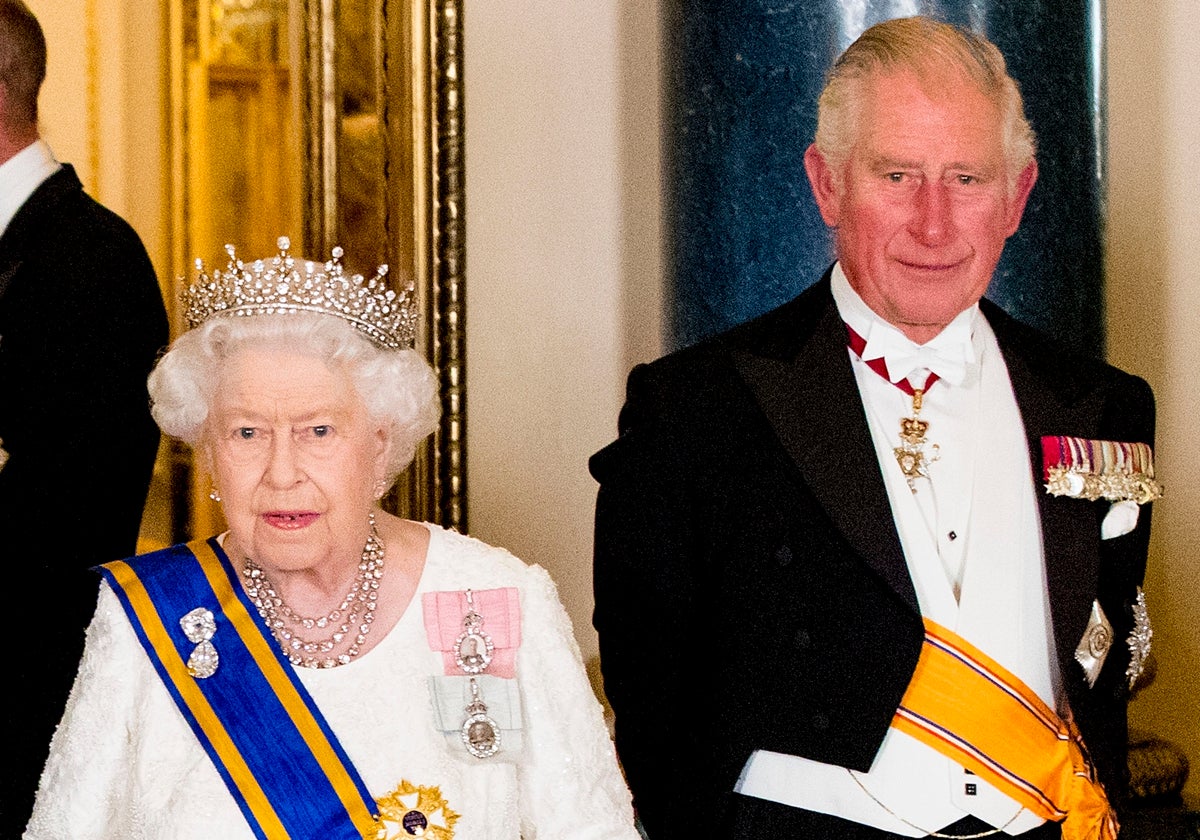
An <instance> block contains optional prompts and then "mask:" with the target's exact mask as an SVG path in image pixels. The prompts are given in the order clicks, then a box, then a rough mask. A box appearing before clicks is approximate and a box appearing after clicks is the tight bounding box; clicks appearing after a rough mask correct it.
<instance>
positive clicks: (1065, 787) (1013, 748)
mask: <svg viewBox="0 0 1200 840" xmlns="http://www.w3.org/2000/svg"><path fill="white" fill-rule="evenodd" d="M892 726H893V727H895V728H896V729H898V730H900V731H901V732H905V733H907V734H909V735H911V736H913V737H914V738H916V739H917V740H918V741H920V742H921V743H923V744H926V745H927V746H930V747H932V748H933V749H935V750H937V751H938V752H939V753H941V754H942V755H944V756H946V757H948V758H951V759H953V760H954V761H956V762H958V763H959V764H961V765H962V766H963V767H965V768H967V769H968V770H970V771H971V772H972V773H975V774H976V775H977V776H980V777H981V778H983V779H985V780H986V781H988V782H989V783H991V784H992V785H993V786H994V787H996V788H997V789H998V790H1000V791H1002V792H1004V793H1005V794H1007V795H1008V796H1010V797H1012V798H1013V799H1014V800H1016V801H1017V802H1019V803H1020V804H1021V805H1023V806H1024V807H1025V808H1027V809H1029V810H1030V811H1032V812H1033V813H1035V814H1037V815H1038V816H1040V817H1043V818H1045V819H1047V820H1053V821H1055V822H1061V823H1062V828H1063V840H1116V836H1117V827H1118V826H1117V821H1116V816H1115V814H1114V813H1113V811H1112V808H1111V807H1110V806H1109V804H1108V798H1107V797H1106V796H1105V794H1104V788H1103V787H1102V786H1101V785H1100V782H1099V781H1098V780H1097V779H1096V776H1095V772H1094V770H1093V768H1092V766H1091V762H1090V761H1089V760H1088V757H1087V753H1086V750H1085V749H1084V745H1083V740H1082V738H1080V735H1079V731H1078V729H1077V728H1076V727H1075V724H1074V722H1073V721H1070V720H1068V721H1065V722H1064V721H1063V720H1061V719H1060V718H1059V717H1058V715H1056V714H1055V713H1054V711H1053V710H1052V709H1050V708H1049V707H1048V706H1047V705H1046V704H1045V703H1043V702H1042V700H1041V698H1039V697H1038V696H1037V695H1036V694H1035V693H1034V692H1033V691H1031V690H1030V689H1029V687H1028V686H1026V685H1025V684H1024V683H1023V682H1021V680H1019V679H1018V678H1017V677H1016V676H1015V675H1014V674H1011V673H1009V672H1008V671H1007V670H1005V669H1004V668H1003V667H1002V666H1001V665H1000V664H999V663H997V662H995V661H994V660H992V659H991V658H989V657H988V656H987V655H986V654H984V653H983V652H982V651H980V650H978V649H977V648H975V647H973V646H972V645H971V644H969V643H968V642H967V641H966V640H965V639H962V638H961V637H959V636H958V635H956V634H955V633H952V632H950V631H949V630H947V629H946V628H944V627H942V626H940V625H938V624H936V623H934V622H932V621H930V620H929V619H925V644H924V646H923V647H922V648H921V656H920V659H919V660H918V661H917V669H916V671H915V672H914V673H913V678H912V682H911V683H910V684H909V686H908V690H907V691H906V692H905V694H904V698H903V699H902V700H901V701H900V708H899V709H897V710H896V717H895V718H894V719H893V720H892Z"/></svg>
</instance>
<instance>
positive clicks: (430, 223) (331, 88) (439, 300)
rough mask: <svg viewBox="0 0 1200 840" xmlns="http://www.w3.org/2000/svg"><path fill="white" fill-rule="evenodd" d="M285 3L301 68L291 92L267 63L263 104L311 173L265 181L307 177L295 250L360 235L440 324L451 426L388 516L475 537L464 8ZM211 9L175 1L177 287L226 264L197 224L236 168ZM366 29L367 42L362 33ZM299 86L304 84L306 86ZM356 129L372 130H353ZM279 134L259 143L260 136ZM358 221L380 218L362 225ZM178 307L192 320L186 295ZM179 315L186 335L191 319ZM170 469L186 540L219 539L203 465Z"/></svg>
mask: <svg viewBox="0 0 1200 840" xmlns="http://www.w3.org/2000/svg"><path fill="white" fill-rule="evenodd" d="M285 1H286V15H287V20H288V23H287V30H288V31H287V33H286V41H287V43H288V45H289V46H288V50H289V55H290V56H291V58H292V62H291V66H290V67H289V68H288V69H286V70H279V71H278V72H279V74H280V75H279V78H280V79H281V80H282V81H281V82H280V85H281V87H279V88H276V86H275V79H276V71H275V69H274V68H271V67H268V68H267V69H266V71H262V70H261V65H260V67H259V75H258V77H257V78H259V79H260V80H261V79H262V78H269V80H270V81H268V82H266V83H263V82H261V81H259V82H257V83H256V84H259V85H260V87H259V88H258V89H259V90H267V89H269V90H270V91H271V93H270V94H269V95H268V96H266V98H265V100H264V99H262V98H260V100H259V102H258V103H257V104H258V108H259V112H260V114H261V113H262V112H263V111H264V110H265V111H270V109H272V108H273V109H275V112H277V114H278V117H277V119H276V121H275V122H274V123H272V124H271V125H272V127H273V128H274V127H277V126H283V127H284V128H283V130H281V131H280V132H279V133H284V134H286V133H290V132H291V131H295V133H296V135H297V136H295V137H292V138H288V142H289V143H292V144H293V145H292V146H291V147H290V148H293V149H294V154H293V155H292V157H294V158H295V159H296V160H295V162H296V164H297V165H296V166H295V167H294V168H293V167H291V166H290V163H291V158H290V157H289V158H288V159H287V160H282V159H281V158H282V157H283V156H282V155H281V154H276V155H274V156H273V157H272V156H270V155H268V156H267V157H266V158H264V157H263V156H262V155H261V153H260V155H259V157H258V158H253V159H254V160H267V159H269V162H270V166H271V167H272V168H273V169H274V170H277V171H273V172H272V173H270V174H268V175H267V176H264V182H265V183H269V184H275V182H276V181H278V179H279V177H280V176H279V172H280V171H282V172H284V173H285V177H289V176H287V175H286V173H291V172H298V173H299V175H298V181H299V183H298V185H297V190H298V193H299V195H298V196H297V201H296V202H295V204H296V208H295V211H294V212H293V213H292V214H291V216H298V224H299V227H300V229H301V230H300V233H299V237H298V238H300V239H302V245H301V244H300V243H296V242H295V240H296V239H297V236H296V235H295V234H293V241H294V245H293V251H297V250H300V249H301V248H303V249H304V250H305V251H307V253H308V254H309V255H317V254H328V253H329V251H330V249H331V248H332V247H333V246H334V245H340V244H346V239H347V238H354V237H355V236H358V237H359V238H360V239H364V240H365V241H367V242H369V243H370V244H371V245H373V246H374V254H373V256H374V257H378V262H386V263H387V264H388V265H389V266H390V268H391V271H390V272H389V277H395V278H399V280H398V281H397V282H404V280H406V279H407V278H412V279H413V282H414V284H415V286H416V289H417V293H418V295H419V298H420V300H422V301H423V306H424V311H425V316H426V317H425V319H424V323H423V325H422V330H421V333H420V335H419V337H418V349H423V350H424V351H425V353H426V357H427V358H428V359H429V361H430V363H431V364H432V365H433V367H434V369H435V370H436V372H437V375H438V377H439V380H440V384H441V400H442V419H441V423H440V426H439V428H438V430H437V431H436V432H435V434H434V435H433V436H432V437H431V438H430V439H429V440H427V441H426V442H425V444H423V446H422V447H421V448H420V449H419V450H418V453H417V457H416V459H415V461H414V462H413V465H412V466H411V467H410V468H409V469H408V470H407V471H406V472H405V473H404V474H403V475H402V476H401V477H400V480H399V481H398V483H397V486H396V488H395V489H394V490H393V491H392V493H391V494H390V495H389V496H388V498H387V499H385V505H386V506H387V507H388V508H389V509H390V510H393V511H394V512H396V513H399V514H400V515H402V516H406V517H409V518H413V519H421V520H428V521H434V522H438V523H440V524H442V525H445V526H447V527H453V528H456V529H458V530H461V531H466V528H467V504H466V478H467V471H466V458H465V455H466V376H465V374H466V369H465V360H466V356H465V320H464V315H465V310H464V257H465V239H464V212H463V211H464V169H463V97H462V91H463V87H462V38H463V30H462V6H463V2H462V0H270V2H273V3H275V4H276V6H275V7H276V8H280V7H282V4H284V3H285ZM210 4H211V0H172V4H171V15H170V30H171V32H170V42H171V48H170V61H171V65H172V73H171V75H172V95H171V100H172V104H171V111H170V135H171V147H172V179H171V182H172V185H173V186H172V193H173V195H172V201H171V206H172V219H171V229H172V243H173V262H174V266H173V267H174V269H175V270H174V272H173V276H174V277H177V278H183V279H184V280H186V278H187V275H188V274H189V273H190V272H191V263H192V258H193V257H194V256H203V257H205V259H206V261H211V260H213V259H216V258H218V257H220V256H221V255H220V252H219V250H217V249H214V248H213V247H212V246H213V243H212V242H210V241H207V240H209V239H212V236H206V235H205V234H206V233H211V231H210V230H209V228H211V227H213V225H211V224H209V225H207V226H206V225H204V224H199V225H198V224H197V220H196V218H195V217H196V216H198V215H204V214H205V213H208V212H210V209H209V208H210V207H211V206H212V205H213V204H219V203H220V202H219V200H218V199H217V197H216V196H210V195H209V194H208V192H206V190H207V189H208V187H207V185H206V184H201V183H198V178H197V173H198V172H200V173H211V172H220V167H221V164H222V158H221V153H220V150H219V149H218V150H217V151H213V148H215V144H213V143H211V142H209V141H210V140H211V138H210V135H209V132H211V130H212V126H213V125H215V124H217V123H218V122H219V120H216V119H213V118H212V117H211V115H210V114H209V111H208V103H207V100H208V94H207V93H204V94H197V90H199V89H201V88H198V87H197V84H196V79H197V72H199V74H200V77H201V78H203V79H204V80H205V81H204V82H203V88H202V89H203V90H204V91H208V90H209V89H210V88H209V86H208V84H209V83H208V81H207V80H208V79H209V78H210V77H211V75H212V71H213V67H212V66H208V67H205V66H204V62H205V61H206V60H207V59H206V57H205V55H204V48H202V47H201V48H199V49H198V48H197V44H203V43H204V38H205V36H206V34H207V33H206V31H205V30H206V27H208V26H209V25H210V21H208V20H206V18H205V15H206V14H207V12H208V9H209V8H211V5H210ZM198 12H199V13H198ZM351 28H352V29H353V32H352V33H351V32H348V31H347V30H348V29H351ZM282 38H283V36H281V40H282ZM197 68H199V70H197ZM264 72H265V74H266V75H264ZM221 73H223V74H224V76H225V77H236V76H238V73H239V71H238V69H237V68H234V69H233V71H230V70H229V68H227V67H226V68H224V69H223V70H222V71H221ZM217 75H220V74H217ZM284 76H287V77H288V78H290V80H291V82H290V88H289V86H288V81H287V80H286V79H284ZM355 87H357V90H356V91H353V95H351V93H352V91H351V89H352V88H355ZM280 91H283V93H280ZM289 91H290V92H289ZM277 95H278V96H277ZM263 102H265V103H266V105H264V104H263ZM348 102H354V103H355V104H354V106H353V107H354V110H355V113H354V114H349V113H348V110H349V109H350V106H349V105H348V104H347V103H348ZM284 108H287V109H288V111H287V115H286V116H284V115H283V109H284ZM268 118H270V114H268ZM351 118H353V119H355V120H359V121H360V122H356V123H355V125H356V126H357V125H363V126H366V128H365V131H364V132H360V133H358V134H356V133H355V131H357V129H355V130H353V131H352V129H351V122H350V120H351ZM267 133H269V132H267ZM263 134H264V132H262V131H260V132H259V135H260V140H261V135H263ZM360 136H366V137H367V138H368V140H367V146H368V148H366V149H365V151H362V148H361V147H362V144H361V142H360V141H359V140H356V139H355V138H357V137H360ZM238 139H239V140H241V141H244V140H245V138H244V137H241V138H238ZM268 139H270V140H274V141H278V137H275V138H268ZM356 144H357V145H356ZM356 149H358V150H359V151H356ZM275 151H276V152H278V149H276V150H275ZM360 152H361V153H360ZM251 157H252V156H250V155H249V154H248V155H247V158H248V159H250V158H251ZM214 160H216V163H215V164H214ZM214 166H216V169H214ZM227 174H228V173H223V174H222V176H221V177H225V175H227ZM351 176H353V177H351ZM200 180H203V178H201V179H200ZM276 186H277V184H276ZM247 191H248V193H249V194H250V195H254V194H255V190H254V189H248V190H247ZM285 192H286V190H285ZM351 204H353V205H355V206H354V207H353V208H351V207H350V205H351ZM362 206H365V207H366V210H365V211H364V212H365V215H364V212H360V211H362ZM256 209H259V208H251V210H256ZM351 209H353V210H354V211H355V212H354V214H352V213H351ZM247 212H249V211H247ZM234 215H235V216H236V215H237V214H236V213H234ZM352 215H353V218H355V219H360V218H362V219H365V220H366V221H365V222H363V223H362V224H361V225H360V224H359V223H358V222H355V223H354V224H350V223H348V222H347V218H348V217H350V216H352ZM280 217H282V218H283V219H284V223H286V221H287V219H288V218H290V217H289V215H288V214H287V213H286V212H284V211H280V212H279V213H275V214H274V215H272V216H271V218H272V220H274V221H278V220H279V218H280ZM249 224H250V223H249V222H247V225H249ZM268 224H269V223H268ZM197 231H199V232H197ZM283 232H286V231H280V233H283ZM260 238H261V237H260ZM272 241H273V240H272ZM206 249H207V250H206ZM208 250H212V251H213V253H208ZM241 250H242V249H241V247H239V253H240V252H241ZM368 250H370V249H368ZM346 251H347V261H348V267H349V268H351V269H352V270H355V271H370V270H372V269H373V268H374V265H370V266H365V265H354V264H353V263H350V262H349V260H350V258H351V257H352V255H353V252H352V251H351V248H350V247H349V246H348V245H347V248H346ZM256 256H257V255H256ZM364 259H365V258H364ZM170 291H172V292H178V291H179V289H178V288H176V289H172V290H170ZM168 298H169V300H170V301H171V305H172V306H174V307H175V309H177V305H176V301H177V300H178V295H177V294H169V295H168ZM172 317H173V319H174V323H175V325H176V327H177V328H178V327H179V326H181V325H180V324H179V321H178V319H179V313H178V312H177V311H172ZM170 460H171V462H172V463H171V468H170V474H171V476H172V479H171V483H172V485H173V489H172V494H173V496H174V504H173V510H174V514H173V518H174V520H175V526H174V529H175V531H176V532H177V533H176V534H175V537H176V538H177V539H179V538H190V537H192V536H199V535H202V532H204V531H209V532H211V530H212V525H213V524H214V517H215V516H217V514H216V513H215V512H214V509H213V508H212V507H211V506H210V505H208V502H207V498H206V493H207V486H206V485H205V486H203V487H201V486H199V484H200V479H199V478H198V477H197V474H196V470H195V469H194V468H193V466H192V464H191V455H190V453H189V452H187V451H186V450H180V449H176V450H174V451H173V452H172V454H171V456H170Z"/></svg>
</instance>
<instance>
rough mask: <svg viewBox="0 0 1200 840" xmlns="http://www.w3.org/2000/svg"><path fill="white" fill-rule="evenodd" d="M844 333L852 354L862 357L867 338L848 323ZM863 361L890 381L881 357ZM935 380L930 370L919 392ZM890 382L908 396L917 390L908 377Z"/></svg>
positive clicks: (925, 389)
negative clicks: (847, 338)
mask: <svg viewBox="0 0 1200 840" xmlns="http://www.w3.org/2000/svg"><path fill="white" fill-rule="evenodd" d="M846 333H847V336H848V337H849V341H848V343H849V345H850V349H851V350H853V351H854V354H855V355H856V356H858V358H860V359H862V354H863V351H864V350H866V349H867V340H866V339H865V338H863V337H862V336H861V335H859V334H858V333H856V332H855V331H854V328H853V327H852V326H850V325H849V324H846ZM863 362H864V363H865V364H866V366H867V367H869V368H870V369H871V370H873V371H875V372H876V373H878V374H879V375H880V376H882V377H883V378H884V379H886V380H887V381H888V382H892V377H890V376H889V375H888V369H887V362H885V361H884V360H883V358H882V357H881V358H878V359H863ZM937 381H938V375H937V374H936V373H934V372H933V371H930V372H929V378H928V379H926V380H925V387H923V388H922V389H921V392H922V393H924V392H925V391H928V390H929V389H930V388H931V387H932V386H933V383H934V382H937ZM892 384H893V385H895V386H896V387H897V388H899V389H900V390H901V391H903V392H904V393H906V394H908V395H909V396H910V397H911V396H912V395H913V394H915V393H916V390H917V389H916V388H914V387H913V386H912V383H911V382H909V381H908V379H901V380H900V381H899V382H892Z"/></svg>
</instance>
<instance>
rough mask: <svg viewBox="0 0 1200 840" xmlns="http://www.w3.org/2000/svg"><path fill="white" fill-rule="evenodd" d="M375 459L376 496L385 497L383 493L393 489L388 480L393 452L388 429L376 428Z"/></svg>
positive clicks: (378, 497) (377, 497)
mask: <svg viewBox="0 0 1200 840" xmlns="http://www.w3.org/2000/svg"><path fill="white" fill-rule="evenodd" d="M375 440H376V448H375V460H374V464H373V468H374V473H375V498H376V499H381V498H383V494H384V493H386V492H387V491H388V490H390V489H391V484H390V483H389V482H388V466H389V465H390V464H391V454H392V436H391V435H390V434H388V430H387V429H386V428H384V427H382V426H381V427H380V428H378V429H376V430H375Z"/></svg>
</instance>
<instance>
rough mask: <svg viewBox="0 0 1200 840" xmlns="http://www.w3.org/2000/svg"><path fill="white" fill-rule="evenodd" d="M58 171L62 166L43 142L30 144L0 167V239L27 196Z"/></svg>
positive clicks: (27, 198)
mask: <svg viewBox="0 0 1200 840" xmlns="http://www.w3.org/2000/svg"><path fill="white" fill-rule="evenodd" d="M60 169H62V164H61V163H59V162H58V161H57V160H55V158H54V152H52V151H51V150H50V146H49V145H47V143H46V141H44V140H34V141H33V142H32V143H30V144H29V145H28V146H26V147H25V148H24V149H22V150H21V151H19V152H17V153H16V154H15V155H13V156H12V157H11V158H9V159H8V160H6V161H5V162H4V163H0V236H3V235H4V231H6V230H8V225H9V223H10V222H11V221H12V220H13V216H15V215H17V211H18V210H20V209H21V205H23V204H24V203H25V202H26V201H28V200H29V196H31V195H33V193H34V191H35V190H36V189H37V188H38V187H40V186H41V185H42V182H43V181H45V180H46V179H47V178H49V177H50V176H51V175H53V174H54V173H55V172H57V171H58V170H60Z"/></svg>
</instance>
